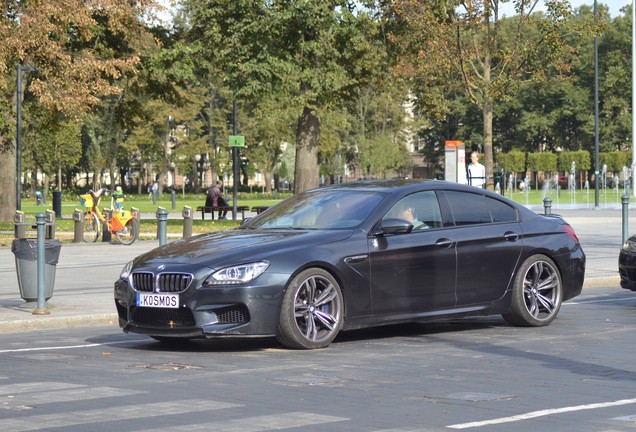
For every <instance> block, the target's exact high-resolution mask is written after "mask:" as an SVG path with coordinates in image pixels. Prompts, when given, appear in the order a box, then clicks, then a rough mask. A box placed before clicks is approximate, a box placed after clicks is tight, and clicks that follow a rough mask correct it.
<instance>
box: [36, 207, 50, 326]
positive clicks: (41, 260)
mask: <svg viewBox="0 0 636 432" xmlns="http://www.w3.org/2000/svg"><path fill="white" fill-rule="evenodd" d="M35 223H36V225H37V228H38V238H37V248H38V251H37V252H38V261H37V269H38V279H37V280H38V306H37V308H36V309H34V310H33V315H49V314H50V312H49V310H48V309H47V308H46V299H45V298H44V295H45V294H44V288H45V287H44V280H45V278H44V272H45V270H46V268H45V267H44V264H45V256H44V254H45V253H46V252H45V248H44V246H45V243H44V240H45V239H44V237H45V228H46V215H45V214H44V213H38V214H36V215H35Z"/></svg>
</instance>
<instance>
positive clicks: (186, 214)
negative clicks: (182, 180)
mask: <svg viewBox="0 0 636 432" xmlns="http://www.w3.org/2000/svg"><path fill="white" fill-rule="evenodd" d="M181 215H182V216H183V238H188V237H192V207H190V206H183V211H182V212H181Z"/></svg>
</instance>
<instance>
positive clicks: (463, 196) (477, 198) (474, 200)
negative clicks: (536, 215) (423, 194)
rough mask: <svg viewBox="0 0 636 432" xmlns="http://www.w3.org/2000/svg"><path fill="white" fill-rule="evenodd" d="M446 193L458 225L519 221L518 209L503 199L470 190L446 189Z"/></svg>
mask: <svg viewBox="0 0 636 432" xmlns="http://www.w3.org/2000/svg"><path fill="white" fill-rule="evenodd" d="M445 195H446V198H447V199H448V203H449V204H450V208H451V211H452V213H453V219H454V220H455V225H456V226H463V225H476V224H485V223H493V222H515V221H517V212H516V210H515V209H514V208H513V207H512V206H510V205H508V204H506V203H504V202H502V201H499V200H496V199H493V198H490V197H487V196H485V195H480V194H475V193H470V192H459V191H446V192H445Z"/></svg>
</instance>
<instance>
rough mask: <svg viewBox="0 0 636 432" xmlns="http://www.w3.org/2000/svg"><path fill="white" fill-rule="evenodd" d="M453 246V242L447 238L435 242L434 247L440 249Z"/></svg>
mask: <svg viewBox="0 0 636 432" xmlns="http://www.w3.org/2000/svg"><path fill="white" fill-rule="evenodd" d="M452 245H453V242H452V241H451V240H450V239H447V238H442V239H439V240H437V242H435V246H439V247H442V248H449V247H451V246H452Z"/></svg>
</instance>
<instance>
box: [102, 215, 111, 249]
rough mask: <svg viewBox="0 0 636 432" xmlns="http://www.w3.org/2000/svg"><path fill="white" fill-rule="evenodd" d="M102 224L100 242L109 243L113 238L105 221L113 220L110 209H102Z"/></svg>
mask: <svg viewBox="0 0 636 432" xmlns="http://www.w3.org/2000/svg"><path fill="white" fill-rule="evenodd" d="M103 213H104V219H105V220H104V223H103V224H102V242H108V243H110V242H111V241H112V239H113V236H112V235H111V234H110V230H109V229H108V224H107V223H106V221H107V220H111V219H112V218H113V211H112V210H111V209H104V211H103Z"/></svg>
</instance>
